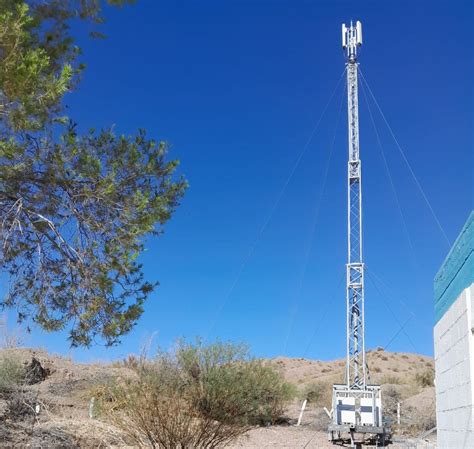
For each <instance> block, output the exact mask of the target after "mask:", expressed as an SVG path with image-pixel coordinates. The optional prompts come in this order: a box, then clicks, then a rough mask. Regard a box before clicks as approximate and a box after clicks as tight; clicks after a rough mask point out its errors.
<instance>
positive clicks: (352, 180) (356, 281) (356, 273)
mask: <svg viewBox="0 0 474 449" xmlns="http://www.w3.org/2000/svg"><path fill="white" fill-rule="evenodd" d="M361 45H362V25H361V23H360V22H359V21H357V22H356V25H355V26H354V25H352V22H351V25H350V26H349V27H346V26H345V25H342V46H343V48H344V49H345V50H346V54H347V106H348V108H347V111H348V130H349V163H348V170H347V272H346V300H347V361H346V383H347V387H348V388H350V389H365V387H366V385H367V373H366V363H365V343H364V263H363V261H362V170H361V162H360V156H359V103H358V82H357V65H358V64H357V50H358V48H359V47H360V46H361Z"/></svg>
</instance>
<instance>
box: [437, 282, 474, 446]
mask: <svg viewBox="0 0 474 449" xmlns="http://www.w3.org/2000/svg"><path fill="white" fill-rule="evenodd" d="M473 301H474V284H471V286H470V287H468V288H466V289H465V290H464V291H463V292H462V293H461V295H460V296H459V297H458V298H457V300H456V301H455V302H454V303H453V304H452V305H451V307H450V308H449V309H448V310H447V312H446V313H445V314H444V316H443V317H442V319H441V320H439V321H438V323H437V324H436V326H435V328H434V342H435V370H436V378H435V381H436V418H437V427H438V448H440V449H464V448H466V449H467V448H474V430H473V429H474V369H473V366H472V364H473V361H474V337H473V332H472V329H473V324H474V323H473V321H472V310H473Z"/></svg>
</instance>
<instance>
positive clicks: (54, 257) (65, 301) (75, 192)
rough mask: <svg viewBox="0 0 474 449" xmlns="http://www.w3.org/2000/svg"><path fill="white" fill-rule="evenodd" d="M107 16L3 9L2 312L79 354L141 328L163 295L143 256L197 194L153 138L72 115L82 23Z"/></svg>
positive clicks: (94, 1) (97, 8) (10, 0)
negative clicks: (75, 34)
mask: <svg viewBox="0 0 474 449" xmlns="http://www.w3.org/2000/svg"><path fill="white" fill-rule="evenodd" d="M107 3H109V4H113V5H116V6H120V5H122V4H123V3H131V2H130V1H128V2H127V1H125V0H109V1H108V2H107ZM101 6H102V5H101V2H100V1H99V0H50V1H47V0H37V1H34V0H31V1H22V0H0V214H1V221H0V265H1V268H2V270H3V272H4V273H6V274H7V276H8V280H9V286H8V289H7V294H6V296H5V297H4V298H3V299H2V300H1V302H0V305H1V306H3V307H9V308H13V309H15V310H16V311H17V312H18V319H19V320H20V321H23V320H25V319H32V320H33V321H34V322H36V323H37V324H38V325H40V326H41V327H42V328H44V329H46V330H51V331H53V330H59V329H62V328H65V327H68V328H69V334H70V337H69V338H70V342H71V344H72V345H73V346H77V345H90V344H91V343H92V342H93V341H94V339H95V338H96V337H97V338H99V339H102V340H104V341H105V343H106V344H109V345H110V344H114V343H116V342H118V341H119V339H120V336H122V335H123V334H125V333H127V332H128V331H129V330H130V329H131V328H132V327H133V325H134V324H135V323H136V321H137V320H138V318H139V317H140V315H141V313H142V312H143V304H144V301H145V300H146V299H147V297H148V296H149V294H150V292H151V291H152V290H153V288H154V286H155V285H156V282H154V283H152V282H149V281H147V280H145V279H144V276H143V272H142V267H141V265H140V264H139V263H138V262H137V257H138V256H139V255H140V253H141V252H142V251H143V250H144V243H145V238H146V237H147V236H149V235H157V234H159V233H161V232H162V231H163V225H164V224H165V223H166V222H167V220H169V219H170V217H171V215H172V214H173V212H174V210H175V209H176V207H177V206H178V204H179V201H180V199H181V197H182V195H183V193H184V191H185V189H186V182H185V180H184V179H183V178H179V177H177V176H176V167H177V166H178V161H177V160H167V158H166V154H167V145H166V144H165V143H164V142H155V141H153V140H150V139H148V138H147V136H146V133H145V131H143V130H140V131H138V132H137V134H136V135H135V136H131V137H127V136H117V135H115V134H114V132H113V131H112V130H111V129H110V130H103V131H100V132H95V131H90V132H89V133H87V134H86V135H79V134H78V132H77V129H76V126H75V124H74V123H72V122H71V121H70V120H69V119H68V118H67V117H64V116H63V115H62V114H63V110H64V96H65V94H66V93H67V92H70V91H72V90H74V87H75V86H76V85H77V82H78V81H79V78H80V73H81V71H82V70H83V68H84V67H83V65H81V64H80V63H79V60H78V58H79V55H80V49H79V48H78V47H77V46H76V45H75V42H74V40H73V38H72V37H71V35H70V33H69V27H70V24H71V21H73V20H76V19H83V20H90V21H92V22H93V23H94V24H96V25H97V27H100V23H101V22H102V18H101ZM97 36H98V31H94V33H93V37H97Z"/></svg>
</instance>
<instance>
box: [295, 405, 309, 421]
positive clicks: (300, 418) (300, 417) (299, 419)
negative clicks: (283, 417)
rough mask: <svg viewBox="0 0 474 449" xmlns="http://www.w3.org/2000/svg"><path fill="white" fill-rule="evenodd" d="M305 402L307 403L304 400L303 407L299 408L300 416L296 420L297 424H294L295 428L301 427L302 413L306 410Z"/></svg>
mask: <svg viewBox="0 0 474 449" xmlns="http://www.w3.org/2000/svg"><path fill="white" fill-rule="evenodd" d="M307 402H308V400H307V399H305V400H304V402H303V405H302V406H301V412H300V416H299V418H298V422H297V423H296V425H297V426H299V425H301V420H302V419H303V412H304V409H305V408H306V403H307Z"/></svg>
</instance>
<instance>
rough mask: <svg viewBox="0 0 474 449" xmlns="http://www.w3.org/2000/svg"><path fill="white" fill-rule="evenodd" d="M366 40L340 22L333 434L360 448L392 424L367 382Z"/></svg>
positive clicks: (378, 394)
mask: <svg viewBox="0 0 474 449" xmlns="http://www.w3.org/2000/svg"><path fill="white" fill-rule="evenodd" d="M361 45H362V24H361V23H360V22H359V21H357V22H356V24H355V26H354V25H353V24H352V22H351V24H350V26H348V27H347V26H346V25H345V24H343V25H342V47H343V49H344V50H345V53H346V56H347V63H346V72H347V114H348V115H347V117H348V131H349V163H348V170H347V265H346V302H347V322H346V327H347V359H346V376H345V384H337V385H334V387H333V408H332V423H331V424H330V425H329V428H328V437H329V440H331V441H333V442H334V443H341V442H345V441H347V440H350V443H351V445H352V447H356V448H360V447H362V443H364V442H366V441H368V440H374V439H375V440H376V441H377V442H381V443H382V444H384V443H385V441H386V439H387V437H388V436H389V433H390V431H389V429H387V428H386V427H384V425H383V424H382V397H381V389H380V386H379V385H369V384H368V373H367V364H366V360H365V342H364V326H365V323H364V262H363V258H362V170H361V161H360V155H359V104H358V80H357V72H358V62H357V51H358V49H359V47H360V46H361Z"/></svg>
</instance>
